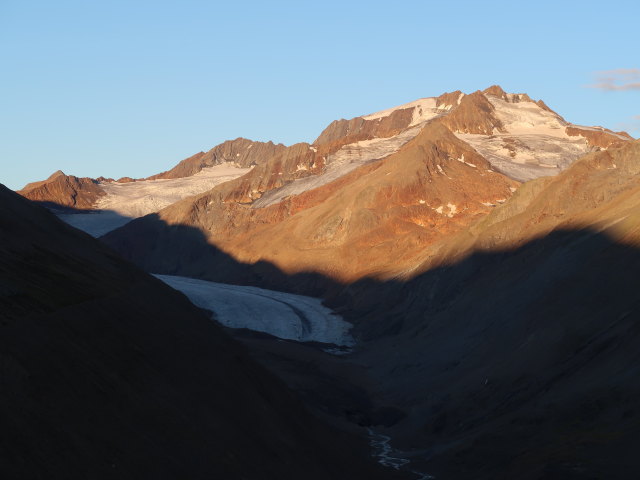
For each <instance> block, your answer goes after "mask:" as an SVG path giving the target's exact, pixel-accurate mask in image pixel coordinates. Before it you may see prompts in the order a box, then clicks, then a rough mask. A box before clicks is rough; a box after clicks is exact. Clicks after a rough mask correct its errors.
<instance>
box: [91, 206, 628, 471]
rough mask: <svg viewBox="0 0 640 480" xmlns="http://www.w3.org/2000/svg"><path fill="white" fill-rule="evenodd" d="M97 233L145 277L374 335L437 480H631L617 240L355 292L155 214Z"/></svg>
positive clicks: (376, 367) (551, 246)
mask: <svg viewBox="0 0 640 480" xmlns="http://www.w3.org/2000/svg"><path fill="white" fill-rule="evenodd" d="M102 240H103V241H104V242H105V243H106V244H107V245H109V246H110V247H112V248H114V249H115V250H116V251H118V252H119V253H120V254H121V255H122V256H124V257H125V258H127V259H128V260H130V261H132V262H133V263H136V264H137V265H139V266H140V267H142V268H143V269H144V270H146V271H149V272H153V273H162V274H171V275H181V276H190V277H195V278H201V279H205V280H212V281H219V282H226V283H236V284H250V285H256V286H260V287H265V288H272V289H277V290H287V291H292V292H294V293H303V294H307V295H316V296H322V297H324V298H325V300H326V302H327V303H328V305H329V306H331V307H332V308H334V309H335V310H336V311H338V312H339V313H340V314H341V315H343V316H344V317H345V318H346V319H347V320H350V321H352V322H353V323H354V325H355V326H354V334H355V336H356V337H357V338H358V339H359V340H360V341H361V342H363V343H364V344H365V345H366V344H367V343H368V342H372V343H371V344H370V345H372V346H373V347H372V348H369V349H368V352H367V351H365V352H364V355H366V357H365V358H366V359H368V361H371V362H372V366H371V372H374V373H372V375H375V378H376V382H379V384H380V385H381V386H384V389H385V391H387V392H389V395H390V397H389V398H390V399H392V401H391V402H390V403H388V405H389V406H390V407H393V408H394V409H397V411H400V412H406V413H407V414H408V415H410V416H408V417H407V418H408V420H407V422H413V426H411V427H408V426H406V425H405V426H404V427H402V426H401V425H400V424H399V426H398V428H400V430H399V431H400V432H402V428H404V429H405V432H404V434H408V435H409V436H410V437H411V438H412V439H413V440H412V441H414V442H417V443H418V444H419V445H423V446H428V445H431V446H435V447H433V448H431V447H430V448H429V449H427V452H426V454H425V458H426V459H427V460H426V462H427V463H426V464H425V465H424V466H425V469H426V470H427V471H430V472H432V473H434V474H438V476H443V477H444V476H446V474H451V473H452V472H456V473H459V474H460V475H461V478H466V477H465V475H466V476H469V475H470V474H471V473H473V474H474V477H473V478H480V479H482V478H487V479H488V478H498V476H497V474H498V473H500V472H502V473H504V472H507V471H508V472H510V473H511V474H513V475H512V478H518V477H519V476H521V474H522V473H523V472H529V471H532V470H534V471H538V472H539V473H540V475H541V476H540V477H539V478H543V477H545V475H547V477H548V478H551V477H553V476H554V475H555V477H554V478H574V477H570V476H567V475H569V474H570V473H571V471H570V470H571V468H572V467H571V465H576V464H580V465H587V466H589V469H591V470H587V471H592V472H597V473H601V472H606V473H608V474H610V475H611V478H624V477H623V474H624V472H625V471H627V472H628V471H633V468H634V467H637V465H636V463H637V462H636V461H635V460H634V459H635V456H634V455H635V454H634V451H633V450H634V445H637V444H638V440H639V431H640V429H638V428H636V427H634V428H631V427H629V425H630V424H629V422H630V421H631V420H630V419H632V420H633V421H636V420H634V419H635V418H636V417H633V415H634V411H635V407H634V405H637V400H638V398H640V395H639V393H638V391H637V390H638V389H637V388H636V385H635V383H634V382H635V380H634V379H635V378H637V377H636V376H635V375H634V372H636V373H640V372H639V371H638V367H637V365H638V363H637V358H638V357H637V348H634V344H635V345H636V346H637V342H638V338H640V323H639V322H638V319H640V296H638V294H637V278H638V277H639V274H640V250H639V249H638V248H636V247H634V246H632V245H629V244H625V243H621V242H620V241H618V240H616V238H614V237H613V236H611V235H609V234H608V233H606V232H603V231H599V230H596V229H590V228H584V229H573V230H572V229H558V230H555V231H553V232H551V233H549V234H547V235H545V236H543V237H540V238H537V239H532V240H530V241H528V242H526V243H525V244H523V245H521V246H518V247H516V248H512V249H500V250H498V249H495V250H487V251H475V252H472V253H471V254H470V255H468V256H467V257H465V258H463V259H461V260H459V261H456V262H454V263H451V264H448V265H440V266H437V267H435V268H432V269H430V270H426V271H424V272H422V273H419V274H417V275H416V276H415V277H414V278H411V279H407V280H400V279H398V280H388V281H381V280H377V279H373V278H365V279H362V280H360V281H357V282H355V283H352V284H349V285H346V284H344V283H341V282H338V281H336V280H335V279H331V278H328V277H327V276H325V275H322V274H320V273H317V272H301V273H297V274H294V275H288V274H286V273H285V272H283V271H282V270H281V269H279V268H278V267H277V266H275V265H273V264H271V263H269V262H266V261H260V262H257V263H255V264H245V263H242V262H239V261H237V260H235V259H234V258H233V257H232V256H231V255H229V254H227V253H225V252H223V251H222V250H221V249H219V248H218V247H216V246H215V245H211V244H209V243H208V242H207V238H206V236H205V235H204V233H203V232H202V231H200V230H199V229H197V228H194V227H191V226H188V225H169V224H167V223H166V222H164V221H163V220H162V219H161V218H160V217H159V216H158V215H157V214H152V215H148V216H146V217H142V218H139V219H136V220H134V221H132V222H130V223H129V224H128V225H127V226H126V227H125V228H122V229H119V230H115V231H113V232H110V233H109V234H107V235H105V236H104V237H102ZM390 337H391V340H390V341H387V340H389V339H390ZM385 342H386V343H385ZM397 345H402V348H401V349H398V347H397ZM365 348H368V347H365ZM376 358H377V359H376ZM634 362H635V363H634ZM633 365H636V366H635V367H634V366H633ZM416 398H418V399H421V400H420V402H417V401H416V400H414V399H416ZM394 399H395V400H394ZM383 400H384V399H383ZM412 402H413V403H412ZM394 411H395V410H394ZM399 421H402V420H399ZM390 428H395V426H394V425H391V426H390ZM611 431H613V432H614V433H615V435H614V434H611V435H609V433H607V432H611ZM398 435H399V437H398V441H400V442H402V438H403V437H402V435H403V433H399V434H398ZM401 445H402V444H401ZM575 445H578V446H579V448H574V446H575ZM445 446H446V448H445ZM436 447H437V448H436ZM567 465H568V466H567ZM452 478H453V477H452ZM532 478H533V477H532ZM536 478H538V477H536ZM545 478H546V477H545ZM575 478H583V477H580V476H578V477H575ZM584 478H586V477H584ZM594 478H595V477H594Z"/></svg>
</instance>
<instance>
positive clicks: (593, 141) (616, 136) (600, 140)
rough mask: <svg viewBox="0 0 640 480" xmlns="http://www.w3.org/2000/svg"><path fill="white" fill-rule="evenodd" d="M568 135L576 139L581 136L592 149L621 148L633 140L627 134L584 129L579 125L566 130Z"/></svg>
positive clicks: (602, 129)
mask: <svg viewBox="0 0 640 480" xmlns="http://www.w3.org/2000/svg"><path fill="white" fill-rule="evenodd" d="M566 132H567V135H569V136H572V137H575V136H581V137H584V138H586V139H587V142H588V143H589V145H590V146H592V147H599V148H609V147H612V146H621V145H623V144H624V143H625V142H628V141H629V140H633V137H631V136H630V135H629V134H628V133H626V132H613V131H611V130H609V129H606V128H583V127H579V126H577V125H570V126H568V127H567V128H566Z"/></svg>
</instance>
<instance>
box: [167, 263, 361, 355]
mask: <svg viewBox="0 0 640 480" xmlns="http://www.w3.org/2000/svg"><path fill="white" fill-rule="evenodd" d="M155 276H156V277H157V278H159V279H160V280H162V281H163V282H165V283H166V284H167V285H169V286H170V287H172V288H174V289H176V290H178V291H180V292H182V293H184V294H185V295H186V296H187V297H188V298H189V300H191V302H192V303H193V304H194V305H197V306H198V307H201V308H204V309H206V310H210V311H212V312H214V314H215V319H216V320H217V321H218V322H219V323H221V324H222V325H224V326H226V327H230V328H247V329H249V330H254V331H258V332H265V333H268V334H270V335H273V336H275V337H278V338H284V339H288V340H296V341H299V342H310V341H315V342H322V343H332V344H335V345H340V346H352V345H354V344H355V342H354V340H353V337H351V335H350V334H349V330H350V329H351V324H350V323H348V322H345V321H344V320H343V319H342V318H341V317H339V316H338V315H336V314H334V313H333V312H332V311H331V310H330V309H328V308H327V307H325V306H323V305H322V301H321V300H320V299H318V298H312V297H305V296H302V295H294V294H290V293H283V292H276V291H274V290H266V289H263V288H257V287H246V286H239V285H228V284H224V283H216V282H208V281H206V280H196V279H193V278H188V277H176V276H171V275H155Z"/></svg>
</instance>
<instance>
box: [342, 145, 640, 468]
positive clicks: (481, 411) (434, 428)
mask: <svg viewBox="0 0 640 480" xmlns="http://www.w3.org/2000/svg"><path fill="white" fill-rule="evenodd" d="M639 174H640V141H635V142H633V143H629V144H627V145H625V146H622V147H618V148H613V149H609V150H607V151H602V152H597V153H594V154H591V155H588V156H586V157H584V158H582V159H581V160H579V161H577V162H576V163H575V164H574V165H572V166H571V167H570V168H569V169H567V170H566V171H565V172H563V173H561V174H560V175H558V176H557V177H553V178H541V179H538V180H535V181H532V182H529V183H527V184H525V185H523V186H522V187H520V189H519V190H518V191H517V192H516V193H515V195H514V196H513V197H512V198H511V199H510V200H509V201H508V202H506V203H505V204H504V205H501V206H498V207H496V208H495V209H494V210H493V211H492V212H491V214H489V215H487V216H486V217H484V218H482V219H480V220H479V221H477V222H476V223H474V224H473V225H471V226H470V227H468V228H467V229H465V230H463V231H461V232H459V233H458V234H456V235H453V236H452V237H450V238H448V239H447V240H446V241H442V242H440V243H439V244H434V245H433V246H431V247H429V248H427V249H425V251H424V258H425V259H424V261H423V262H422V264H421V265H420V266H419V267H418V268H417V271H419V272H421V273H420V274H418V275H417V276H414V277H413V278H412V279H406V280H405V281H400V280H396V281H393V282H385V283H378V284H374V283H372V282H360V283H358V284H355V285H351V286H350V287H349V290H348V292H346V294H345V295H344V296H343V297H342V298H341V299H334V306H336V307H339V308H341V309H342V311H345V312H351V319H352V321H354V322H356V324H357V325H358V326H357V329H358V333H359V335H360V337H361V340H362V341H364V343H365V346H364V347H363V349H362V351H361V352H360V354H359V355H358V356H357V358H356V360H355V361H356V362H358V363H359V364H365V365H368V366H369V372H370V373H371V374H372V375H373V376H374V380H373V381H375V382H376V384H377V385H379V386H380V388H379V389H377V390H376V392H377V393H378V394H381V395H382V399H383V400H382V401H383V402H386V404H387V405H389V404H390V405H394V406H395V407H396V408H398V409H399V410H401V411H403V412H405V413H406V417H405V418H404V419H402V420H400V421H398V422H397V423H396V424H395V425H393V426H392V427H391V428H390V429H389V430H388V433H389V434H390V435H391V436H392V438H394V439H396V441H398V442H399V445H398V446H399V448H401V449H405V450H407V449H412V448H413V449H418V450H421V451H422V452H423V455H424V456H423V457H422V458H423V459H424V467H423V468H424V469H425V470H426V471H429V472H431V473H434V474H436V476H442V477H443V478H444V477H445V476H446V477H447V478H469V479H509V478H519V479H547V478H571V479H592V478H610V479H626V478H631V477H632V476H633V474H631V476H630V472H637V471H638V468H640V466H639V463H638V459H637V456H636V454H635V450H636V449H637V445H639V444H640V417H639V413H638V411H637V405H638V404H639V402H640V388H639V387H638V382H637V380H638V378H640V355H639V353H638V351H639V350H638V344H639V342H640V297H639V296H638V291H637V283H638V282H637V278H638V275H640V209H639V208H638V206H639V205H640V176H639Z"/></svg>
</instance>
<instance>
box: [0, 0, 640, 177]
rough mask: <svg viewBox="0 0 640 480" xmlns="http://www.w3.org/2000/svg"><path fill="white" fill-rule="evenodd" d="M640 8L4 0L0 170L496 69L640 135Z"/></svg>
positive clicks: (157, 161) (375, 106) (144, 161)
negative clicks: (639, 30)
mask: <svg viewBox="0 0 640 480" xmlns="http://www.w3.org/2000/svg"><path fill="white" fill-rule="evenodd" d="M639 18H640V2H637V1H621V2H615V1H611V2H606V3H604V2H595V1H554V2H548V1H544V0H543V1H537V2H513V1H510V2H500V1H484V2H477V1H475V2H471V1H459V2H456V3H453V2H429V1H421V2H413V1H407V2H395V3H393V2H388V1H385V2H377V1H375V0H370V1H351V2H350V1H344V0H343V1H331V0H326V1H322V2H313V3H307V2H300V1H296V2H287V1H277V0H274V1H270V2H251V1H245V2H235V3H234V4H232V2H214V1H190V0H185V1H180V2H178V1H175V2H163V1H154V2H147V1H134V0H129V1H117V0H115V1H109V2H104V1H89V0H86V1H64V0H60V1H55V2H52V1H29V0H15V1H14V0H0V65H1V67H0V68H1V70H0V89H1V90H0V91H1V92H2V94H1V95H0V129H1V130H0V132H1V133H0V182H1V183H4V184H6V185H7V186H9V187H10V188H14V189H17V188H21V187H22V186H23V185H24V184H25V183H27V182H29V181H34V180H40V179H43V178H45V177H47V176H49V175H50V174H51V173H52V172H54V171H55V170H57V169H62V170H63V171H65V173H69V174H74V175H78V176H91V177H96V176H100V175H104V176H110V177H116V178H117V177H121V176H125V175H128V176H132V177H142V176H148V175H151V174H154V173H158V172H160V171H162V170H166V169H168V168H170V167H172V166H173V165H175V164H176V163H177V162H178V161H179V160H181V159H183V158H185V157H187V156H190V155H192V154H193V153H195V152H198V151H200V150H208V149H209V148H211V147H213V146H214V145H216V144H218V143H220V142H222V141H224V140H226V139H231V138H236V137H240V136H242V137H247V138H251V139H254V140H273V141H275V142H282V143H285V144H291V143H295V142H300V141H313V140H314V139H315V137H316V136H317V135H318V134H319V133H320V131H321V130H322V129H323V128H324V127H325V126H326V125H327V124H328V123H329V122H331V121H332V120H334V119H337V118H351V117H354V116H357V115H361V114H366V113H370V112H373V111H376V110H381V109H384V108H388V107H391V106H394V105H398V104H401V103H405V102H407V101H411V100H414V99H416V98H420V97H425V96H434V95H439V94H440V93H442V92H445V91H452V90H457V89H460V90H462V91H464V92H467V93H468V92H472V91H475V90H478V89H484V88H486V87H488V86H490V85H492V84H499V85H501V86H502V87H503V88H504V89H505V90H507V91H510V92H526V93H528V94H529V95H530V96H532V97H533V98H535V99H539V98H541V99H543V100H544V101H545V102H546V103H547V104H548V105H549V106H550V107H551V108H553V109H554V110H556V111H557V112H558V113H560V114H561V115H563V116H564V117H565V119H567V120H568V121H571V122H574V123H578V124H584V125H602V126H605V127H608V128H612V129H616V130H617V129H621V128H625V129H627V131H629V132H630V133H631V134H632V135H633V136H635V137H638V136H640V117H639V116H640V71H638V70H637V69H640V36H638V34H637V28H638V27H637V21H638V19H639ZM603 71H609V72H610V71H613V73H607V74H598V73H597V72H603ZM598 75H599V77H600V78H598ZM590 86H591V87H590ZM594 86H595V87H594Z"/></svg>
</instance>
